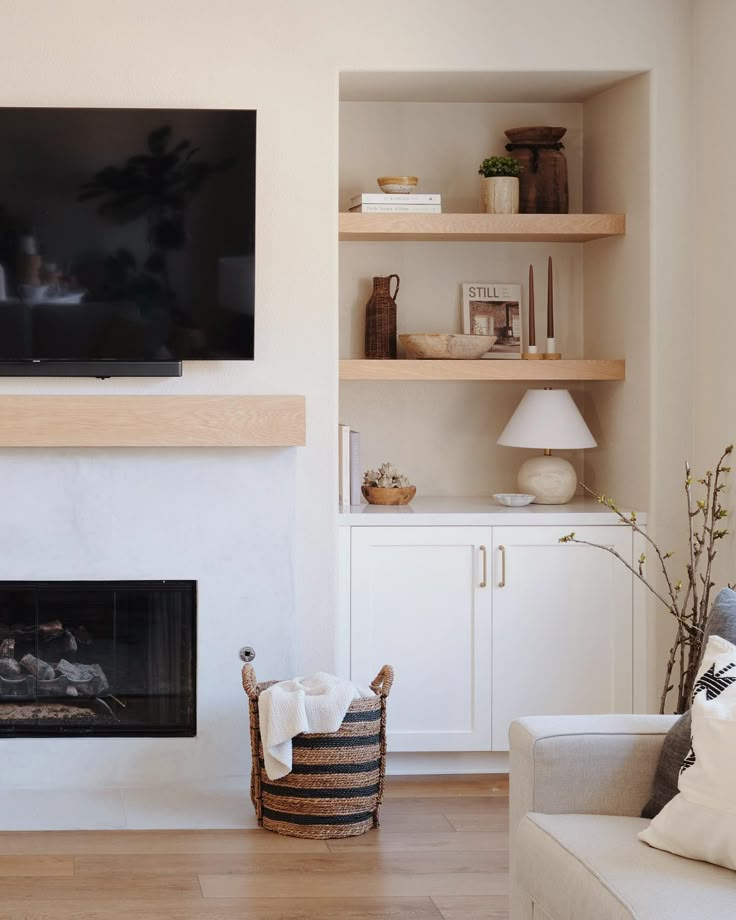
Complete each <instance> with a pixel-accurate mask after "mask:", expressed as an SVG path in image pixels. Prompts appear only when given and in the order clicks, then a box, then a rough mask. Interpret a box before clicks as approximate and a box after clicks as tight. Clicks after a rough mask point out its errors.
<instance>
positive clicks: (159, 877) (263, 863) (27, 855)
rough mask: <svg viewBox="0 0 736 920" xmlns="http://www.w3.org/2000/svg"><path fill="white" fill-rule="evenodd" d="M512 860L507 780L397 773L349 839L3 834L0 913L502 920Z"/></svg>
mask: <svg viewBox="0 0 736 920" xmlns="http://www.w3.org/2000/svg"><path fill="white" fill-rule="evenodd" d="M1 821H2V818H1V817H0V822H1ZM507 866H508V784H507V781H506V778H505V777H498V776H482V777H393V778H389V779H388V780H387V789H386V797H385V799H384V805H383V809H382V815H381V829H380V830H375V831H370V832H369V833H367V834H364V835H363V836H362V837H352V838H349V839H347V840H330V841H318V840H298V839H295V838H292V837H282V836H279V835H278V834H273V833H270V832H269V831H264V830H243V831H74V832H45V833H30V832H28V833H17V832H14V833H10V832H6V833H0V917H1V918H2V920H200V918H201V920H384V918H385V920H443V918H444V920H506V918H507V917H508V913H507V902H506V889H507Z"/></svg>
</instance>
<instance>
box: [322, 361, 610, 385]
mask: <svg viewBox="0 0 736 920" xmlns="http://www.w3.org/2000/svg"><path fill="white" fill-rule="evenodd" d="M625 376H626V362H625V361H623V360H621V359H611V360H583V359H568V360H562V361H516V360H500V361H490V360H480V361H415V360H403V361H402V360H398V361H380V360H366V359H354V360H344V361H340V379H341V380H425V381H430V380H444V381H448V380H501V381H504V380H506V381H513V380H527V381H531V380H539V381H544V380H570V381H573V380H623V379H624V377H625Z"/></svg>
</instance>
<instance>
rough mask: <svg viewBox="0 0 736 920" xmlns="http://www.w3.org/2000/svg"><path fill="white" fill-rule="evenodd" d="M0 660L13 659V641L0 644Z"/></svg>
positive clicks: (6, 640)
mask: <svg viewBox="0 0 736 920" xmlns="http://www.w3.org/2000/svg"><path fill="white" fill-rule="evenodd" d="M0 658H15V639H3V641H2V642H0Z"/></svg>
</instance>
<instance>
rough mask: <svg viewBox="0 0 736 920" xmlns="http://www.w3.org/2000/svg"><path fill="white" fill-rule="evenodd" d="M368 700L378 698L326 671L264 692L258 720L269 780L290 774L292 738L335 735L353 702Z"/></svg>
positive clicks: (260, 701) (365, 688)
mask: <svg viewBox="0 0 736 920" xmlns="http://www.w3.org/2000/svg"><path fill="white" fill-rule="evenodd" d="M367 696H375V694H374V693H373V691H372V690H371V689H369V688H367V687H356V686H355V684H351V683H350V681H347V680H341V679H340V678H339V677H334V676H333V675H332V674H326V673H325V672H324V671H318V672H317V673H316V674H312V675H310V676H309V677H295V678H294V679H293V680H282V681H280V682H279V683H277V684H273V685H272V686H270V687H268V688H267V689H266V690H264V691H263V692H262V693H261V694H260V696H259V697H258V717H259V720H260V723H261V741H262V743H263V760H264V764H265V767H266V774H267V775H268V778H269V779H281V777H282V776H286V775H287V773H291V739H292V738H294V737H295V736H296V735H300V734H302V733H303V732H306V733H307V734H313V733H315V732H336V731H337V730H338V729H339V728H340V725H341V724H342V720H343V719H344V718H345V713H346V712H347V711H348V708H349V706H350V704H351V703H352V701H353V700H357V699H360V698H361V697H367Z"/></svg>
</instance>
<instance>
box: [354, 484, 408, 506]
mask: <svg viewBox="0 0 736 920" xmlns="http://www.w3.org/2000/svg"><path fill="white" fill-rule="evenodd" d="M360 491H361V492H362V493H363V498H364V499H365V500H366V501H367V502H368V504H369V505H408V504H409V502H410V501H411V500H412V498H414V496H415V495H416V494H417V487H416V486H406V487H404V488H399V489H383V488H381V486H361V487H360Z"/></svg>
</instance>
